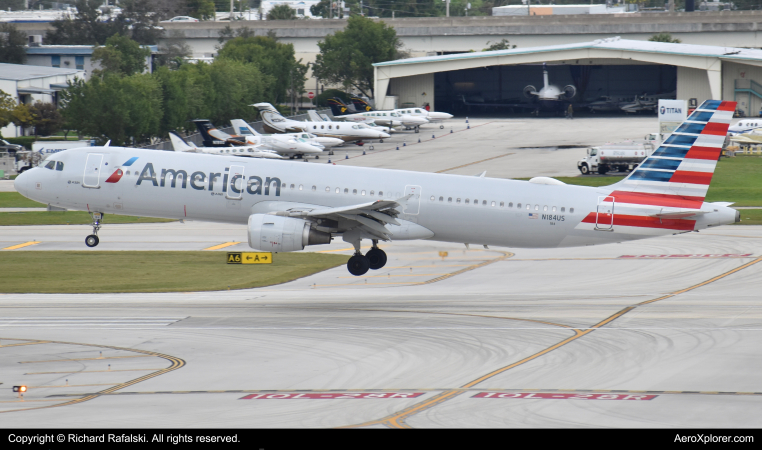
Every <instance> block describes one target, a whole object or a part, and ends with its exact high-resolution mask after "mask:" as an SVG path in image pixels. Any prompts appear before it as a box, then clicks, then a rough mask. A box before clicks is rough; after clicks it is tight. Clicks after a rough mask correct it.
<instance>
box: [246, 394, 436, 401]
mask: <svg viewBox="0 0 762 450" xmlns="http://www.w3.org/2000/svg"><path fill="white" fill-rule="evenodd" d="M421 395H423V392H345V393H340V392H330V393H327V394H318V393H316V392H302V393H283V394H251V395H247V396H245V397H241V398H240V399H239V400H291V399H306V400H322V399H339V400H342V399H355V398H360V399H367V398H416V397H420V396H421Z"/></svg>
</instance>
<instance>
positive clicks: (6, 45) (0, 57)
mask: <svg viewBox="0 0 762 450" xmlns="http://www.w3.org/2000/svg"><path fill="white" fill-rule="evenodd" d="M25 62H26V34H24V33H22V32H20V31H19V30H18V29H17V28H16V25H13V24H11V23H4V24H0V63H8V64H24V63H25Z"/></svg>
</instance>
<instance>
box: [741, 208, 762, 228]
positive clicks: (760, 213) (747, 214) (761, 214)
mask: <svg viewBox="0 0 762 450" xmlns="http://www.w3.org/2000/svg"><path fill="white" fill-rule="evenodd" d="M740 212H741V223H738V224H735V225H762V209H741V210H740Z"/></svg>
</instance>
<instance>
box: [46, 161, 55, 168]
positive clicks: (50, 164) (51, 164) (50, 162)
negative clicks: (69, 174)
mask: <svg viewBox="0 0 762 450" xmlns="http://www.w3.org/2000/svg"><path fill="white" fill-rule="evenodd" d="M55 165H56V163H55V162H53V161H48V163H47V164H45V168H46V169H50V170H53V168H54V167H55Z"/></svg>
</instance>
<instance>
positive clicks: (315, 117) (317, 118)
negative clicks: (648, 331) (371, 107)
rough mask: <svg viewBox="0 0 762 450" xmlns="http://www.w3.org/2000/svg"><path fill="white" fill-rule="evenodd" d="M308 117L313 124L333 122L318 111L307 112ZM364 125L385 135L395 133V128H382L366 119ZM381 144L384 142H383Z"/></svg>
mask: <svg viewBox="0 0 762 450" xmlns="http://www.w3.org/2000/svg"><path fill="white" fill-rule="evenodd" d="M307 115H308V116H309V117H310V120H311V121H313V122H333V120H331V118H330V117H328V116H326V115H325V114H318V113H317V111H315V110H313V109H310V110H307ZM362 124H363V125H365V126H366V127H368V128H370V129H371V130H376V131H383V132H384V133H387V134H392V133H394V131H395V130H394V128H392V127H390V126H381V125H379V124H377V123H376V122H375V121H373V120H371V119H366V120H365V121H363V122H362ZM381 142H384V141H383V140H382V141H381Z"/></svg>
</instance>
